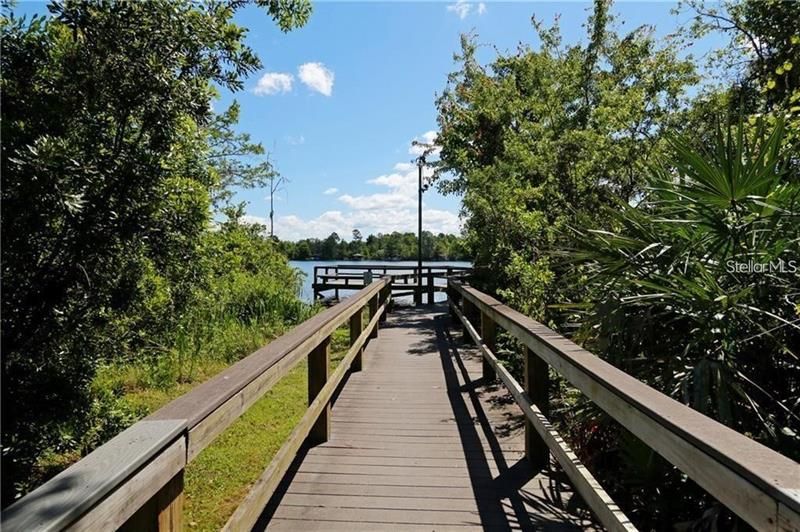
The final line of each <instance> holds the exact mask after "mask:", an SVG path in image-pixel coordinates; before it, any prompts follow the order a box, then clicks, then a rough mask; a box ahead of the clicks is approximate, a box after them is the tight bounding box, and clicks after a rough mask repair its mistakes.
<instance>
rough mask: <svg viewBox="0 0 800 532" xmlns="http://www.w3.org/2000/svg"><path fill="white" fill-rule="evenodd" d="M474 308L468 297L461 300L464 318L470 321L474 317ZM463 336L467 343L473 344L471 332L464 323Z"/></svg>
mask: <svg viewBox="0 0 800 532" xmlns="http://www.w3.org/2000/svg"><path fill="white" fill-rule="evenodd" d="M472 306H473V305H472V303H470V302H469V300H467V298H466V297H462V298H461V314H463V315H464V317H465V318H466V319H468V320H469V319H470V316H471V315H472ZM473 325H474V324H473ZM461 336H462V337H463V339H464V342H465V343H466V342H472V339H471V337H470V335H469V331H468V330H467V327H466V326H465V325H464V324H463V323H462V324H461Z"/></svg>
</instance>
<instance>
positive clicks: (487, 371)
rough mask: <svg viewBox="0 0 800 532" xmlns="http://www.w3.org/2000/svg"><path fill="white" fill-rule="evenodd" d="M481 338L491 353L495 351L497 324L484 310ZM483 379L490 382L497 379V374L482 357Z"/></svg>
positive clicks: (482, 313)
mask: <svg viewBox="0 0 800 532" xmlns="http://www.w3.org/2000/svg"><path fill="white" fill-rule="evenodd" d="M481 340H483V343H484V345H486V347H487V348H488V349H489V351H491V352H492V353H495V355H496V354H497V353H496V349H495V348H496V346H497V324H495V322H494V321H492V318H490V317H489V315H488V314H486V313H485V312H481ZM482 373H483V380H484V382H485V383H486V384H488V383H490V382H494V381H495V379H497V374H496V373H495V372H494V368H492V365H491V364H490V363H489V361H488V360H487V359H486V357H484V358H483V372H482Z"/></svg>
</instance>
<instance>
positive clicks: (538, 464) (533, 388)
mask: <svg viewBox="0 0 800 532" xmlns="http://www.w3.org/2000/svg"><path fill="white" fill-rule="evenodd" d="M524 349H525V352H524V356H525V393H527V394H528V398H529V399H530V400H531V403H533V404H535V405H536V406H537V407H538V408H539V410H540V411H541V412H542V414H544V415H545V416H547V415H548V413H549V412H548V410H549V398H548V389H549V387H550V376H549V375H548V366H547V362H545V361H544V360H542V359H541V358H540V357H539V356H538V355H537V354H536V353H534V352H533V351H531V350H530V349H529V348H527V347H526V348H524ZM525 456H526V457H527V458H528V461H529V462H530V464H531V466H532V467H533V468H534V469H535V470H537V471H538V470H542V469H545V468H546V467H547V466H548V465H549V463H550V451H549V450H548V448H547V444H546V443H545V442H544V440H542V438H541V436H539V433H537V432H536V429H534V428H533V424H532V423H531V422H530V420H527V419H526V421H525Z"/></svg>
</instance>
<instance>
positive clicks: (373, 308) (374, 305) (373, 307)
mask: <svg viewBox="0 0 800 532" xmlns="http://www.w3.org/2000/svg"><path fill="white" fill-rule="evenodd" d="M378 296H379V294H375V295H374V296H372V298H371V299H370V300H369V319H370V321H372V318H373V317H375V314H377V313H378ZM378 327H379V324H378V323H376V324H375V328H374V329H372V332H370V333H369V337H370V338H377V337H378Z"/></svg>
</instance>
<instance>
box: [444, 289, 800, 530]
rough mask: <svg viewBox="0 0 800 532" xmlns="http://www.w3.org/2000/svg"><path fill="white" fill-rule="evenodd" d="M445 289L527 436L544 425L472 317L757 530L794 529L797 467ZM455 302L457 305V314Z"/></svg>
mask: <svg viewBox="0 0 800 532" xmlns="http://www.w3.org/2000/svg"><path fill="white" fill-rule="evenodd" d="M448 289H449V293H450V298H449V299H450V302H451V303H450V304H451V307H452V309H453V312H454V314H455V315H456V316H457V317H458V318H459V319H460V320H461V321H462V323H463V324H464V326H465V327H467V328H470V329H471V331H472V332H471V333H470V335H471V336H473V338H474V339H475V340H476V343H478V345H479V346H481V351H482V353H483V356H484V357H486V358H489V359H490V363H491V362H493V365H494V369H495V370H498V371H501V375H500V376H501V379H502V380H503V381H504V383H505V384H506V385H507V386H509V388H510V389H512V394H514V396H515V399H516V400H517V402H518V403H520V405H521V406H522V407H523V412H525V414H526V416H527V417H528V420H529V421H531V424H532V425H533V426H532V428H530V429H528V430H534V429H535V430H539V432H540V434H542V435H544V433H543V431H542V430H541V428H542V427H541V426H538V425H537V421H541V422H542V423H544V422H545V421H546V419H544V420H541V419H538V418H539V417H540V412H539V411H538V410H537V409H534V408H531V404H532V402H531V401H530V395H531V390H530V389H528V388H526V389H525V390H524V393H521V392H520V385H519V384H518V383H516V381H513V379H511V380H512V381H513V382H507V379H506V378H503V374H502V371H503V370H502V366H500V365H499V364H497V363H496V359H495V358H494V356H493V354H491V349H490V348H489V347H488V346H487V345H486V342H485V341H484V339H483V338H482V337H479V336H478V335H477V332H475V327H474V326H472V324H471V321H470V318H471V316H470V315H472V318H473V319H474V316H475V314H476V313H480V316H481V318H482V319H483V320H491V321H492V322H493V323H494V324H496V325H497V326H499V327H501V328H503V329H504V330H505V331H506V332H508V333H509V334H511V335H512V336H514V337H515V338H516V339H517V340H519V341H520V342H521V343H522V344H524V345H525V346H526V347H527V348H528V352H527V353H526V357H528V358H530V357H538V358H539V359H541V360H542V361H544V362H545V363H547V364H549V365H550V367H552V368H553V369H555V370H556V371H557V372H558V373H559V374H560V375H561V376H563V377H564V378H565V379H566V380H567V381H569V382H570V383H571V384H572V385H573V386H575V387H576V388H577V389H579V390H580V391H581V392H583V393H584V394H585V395H586V396H587V397H588V398H589V399H591V400H592V401H593V402H594V403H595V404H597V405H598V406H599V407H600V408H602V409H603V410H604V411H605V412H606V413H608V414H609V415H610V416H611V417H612V418H614V419H615V420H616V421H617V422H619V423H620V424H621V425H623V426H624V427H625V428H626V429H628V430H629V431H630V432H631V433H633V434H634V435H636V436H637V437H638V438H639V439H641V440H642V441H643V442H644V443H645V444H647V445H648V446H650V447H651V448H652V449H653V450H655V451H656V452H658V453H659V454H660V455H661V456H662V457H664V458H665V459H666V460H667V461H669V462H670V463H672V464H673V465H675V466H676V467H678V468H679V469H680V470H681V471H683V472H684V473H685V474H686V475H687V476H689V478H691V479H693V480H694V481H695V482H697V484H698V485H700V486H701V487H702V488H703V489H705V490H706V491H707V492H708V493H710V494H711V495H712V496H714V497H715V498H717V500H719V501H720V502H722V503H723V504H725V505H726V506H727V507H728V508H730V509H731V510H732V511H733V512H735V513H736V514H737V515H739V516H740V517H741V518H742V519H744V520H745V521H747V522H748V523H749V524H750V525H752V526H753V527H755V528H756V530H759V531H762V530H763V531H775V532H778V531H781V532H783V531H789V530H793V531H796V530H800V464H797V463H796V462H794V461H792V460H790V459H789V458H787V457H785V456H783V455H781V454H779V453H777V452H775V451H773V450H771V449H769V448H767V447H765V446H763V445H761V444H759V443H757V442H755V441H753V440H751V439H750V438H748V437H746V436H744V435H742V434H739V433H738V432H736V431H734V430H732V429H730V428H728V427H726V426H724V425H722V424H721V423H718V422H717V421H714V420H713V419H711V418H709V417H707V416H704V415H703V414H701V413H699V412H697V411H695V410H692V409H691V408H689V407H688V406H686V405H683V404H681V403H679V402H677V401H675V400H673V399H671V398H670V397H668V396H666V395H664V394H662V393H660V392H659V391H657V390H655V389H653V388H651V387H649V386H647V385H646V384H644V383H643V382H641V381H639V380H637V379H635V378H634V377H632V376H630V375H628V374H627V373H625V372H623V371H621V370H619V369H617V368H615V367H614V366H612V365H611V364H609V363H607V362H605V361H603V360H602V359H600V358H598V357H597V356H595V355H593V354H592V353H590V352H588V351H586V350H585V349H583V348H581V347H580V346H578V345H577V344H575V343H573V342H571V341H570V340H568V339H566V338H564V337H563V336H561V335H559V334H557V333H555V332H554V331H552V330H551V329H549V328H547V327H545V326H544V325H542V324H541V323H538V322H536V321H535V320H533V319H531V318H529V317H527V316H525V315H523V314H521V313H519V312H517V311H515V310H513V309H511V308H509V307H507V306H506V305H504V304H502V303H501V302H499V301H497V300H496V299H494V298H492V297H491V296H489V295H487V294H484V293H482V292H480V291H478V290H476V289H475V288H472V287H470V286H468V285H464V284H461V283H459V282H457V281H455V280H450V281H449V283H448ZM457 300H460V301H461V303H462V307H461V308H459V307H458V305H457V304H456V301H457ZM526 363H528V361H526ZM505 374H507V372H505ZM508 377H510V375H508ZM514 388H516V392H515V390H514ZM542 423H540V425H541V424H542ZM545 440H546V443H547V444H548V447H550V449H551V450H552V451H553V454H554V455H555V456H556V458H559V453H560V452H561V450H559V449H556V448H554V447H553V442H552V441H547V438H546V437H545ZM562 454H563V453H562ZM559 461H560V462H561V460H559ZM562 465H564V464H563V463H562ZM565 471H566V473H567V474H568V475H569V476H570V478H571V479H572V480H573V482H574V483H575V485H576V488H578V489H580V487H581V485H583V486H586V485H587V479H586V478H580V475H578V474H576V471H574V468H570V467H569V465H568V466H567V467H565ZM588 484H591V482H588ZM604 496H605V493H604V492H602V493H598V494H595V495H593V496H591V497H588V498H587V496H586V495H584V499H585V500H587V503H588V504H590V505H592V504H593V502H594V503H595V505H598V504H599V503H600V502H601V501H602V500H603V499H604ZM593 509H595V508H594V507H593ZM595 513H596V514H597V515H598V517H600V518H601V519H603V517H606V518H608V519H607V520H606V519H604V520H603V522H604V524H605V525H606V526H609V527H610V528H614V529H620V526H621V525H620V524H619V523H615V522H614V519H616V517H618V516H612V517H611V518H609V517H608V515H607V512H603V511H602V509H600V510H599V511H598V509H595Z"/></svg>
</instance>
